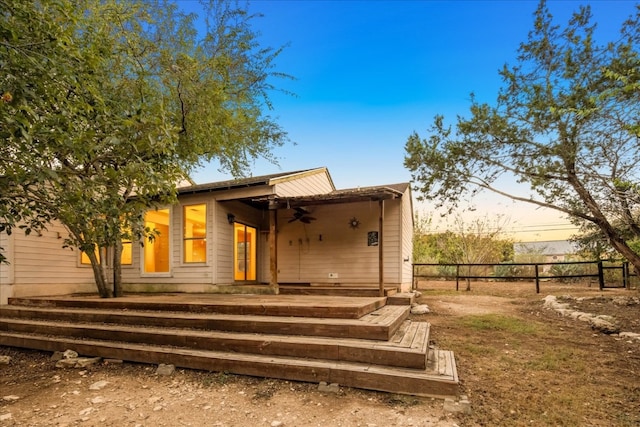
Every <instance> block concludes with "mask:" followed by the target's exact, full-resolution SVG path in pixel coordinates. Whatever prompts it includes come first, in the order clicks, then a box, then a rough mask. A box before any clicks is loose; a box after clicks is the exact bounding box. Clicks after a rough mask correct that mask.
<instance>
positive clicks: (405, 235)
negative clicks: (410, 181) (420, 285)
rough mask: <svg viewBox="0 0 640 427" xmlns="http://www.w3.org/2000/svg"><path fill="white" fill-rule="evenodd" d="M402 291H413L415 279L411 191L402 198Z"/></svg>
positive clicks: (408, 190)
mask: <svg viewBox="0 0 640 427" xmlns="http://www.w3.org/2000/svg"><path fill="white" fill-rule="evenodd" d="M401 262H402V266H401V270H402V278H401V283H402V290H403V291H408V290H410V289H411V281H412V278H413V271H412V269H413V267H412V262H413V201H412V199H411V190H410V188H409V187H407V190H406V191H405V192H404V195H403V196H402V259H401Z"/></svg>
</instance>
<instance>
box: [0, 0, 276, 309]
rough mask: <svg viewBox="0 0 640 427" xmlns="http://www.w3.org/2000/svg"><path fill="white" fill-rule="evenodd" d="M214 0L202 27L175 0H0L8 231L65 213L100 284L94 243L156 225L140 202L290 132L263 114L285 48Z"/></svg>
mask: <svg viewBox="0 0 640 427" xmlns="http://www.w3.org/2000/svg"><path fill="white" fill-rule="evenodd" d="M206 6H207V7H206V11H207V17H206V18H207V23H208V27H207V32H206V34H197V33H196V31H195V27H194V22H195V18H196V17H195V16H193V15H184V14H182V13H181V12H179V10H178V8H177V5H176V3H173V2H171V1H163V0H143V1H136V2H128V1H121V0H81V1H70V0H40V1H37V2H14V1H8V0H0V37H1V40H0V63H1V65H2V70H3V74H2V75H1V76H0V94H2V95H1V96H0V138H1V139H2V140H3V144H2V145H0V232H2V231H4V232H8V233H9V232H11V230H12V228H14V227H16V226H18V227H20V228H24V230H25V232H27V233H28V232H30V231H31V230H35V229H38V228H42V227H44V226H46V224H47V222H48V221H49V220H51V219H56V220H59V221H60V222H61V223H62V224H64V225H65V227H66V228H67V229H68V231H69V236H68V237H67V238H66V239H65V244H66V245H67V246H70V247H77V248H79V249H80V250H82V251H84V252H86V253H87V255H88V256H89V258H90V259H91V262H92V266H93V270H94V275H95V278H96V284H97V286H98V290H99V292H100V294H101V295H102V296H109V294H110V291H109V290H108V289H107V287H106V276H105V270H104V265H103V264H101V260H100V259H98V258H96V257H95V253H94V251H95V248H106V247H114V248H119V246H120V245H119V243H120V241H121V239H123V238H126V239H134V240H139V239H142V238H144V237H145V236H146V237H149V236H150V233H152V232H153V230H148V229H145V228H144V224H143V215H144V212H145V211H146V210H148V209H150V208H153V207H156V206H159V205H165V204H169V203H172V202H173V201H175V198H176V187H175V186H176V183H177V182H179V181H181V180H184V179H185V178H186V177H187V176H188V174H189V172H191V171H192V170H193V168H194V167H196V166H198V165H199V164H200V163H201V162H202V161H206V160H210V159H212V158H217V159H218V160H219V161H220V163H221V164H222V166H223V167H224V168H226V169H228V170H230V171H231V172H233V173H234V174H241V173H243V172H246V171H247V169H248V167H249V164H250V161H251V160H252V159H254V158H256V157H265V158H268V159H271V155H270V153H271V149H272V148H273V147H274V146H277V145H280V144H282V143H283V142H284V141H285V140H286V134H285V133H284V132H283V131H282V130H281V129H280V128H279V126H278V125H277V124H276V123H275V122H274V121H273V120H272V119H271V118H270V117H269V116H266V115H264V114H263V109H265V108H268V107H269V106H270V102H269V99H268V96H267V95H268V92H269V91H271V90H273V89H274V87H273V86H272V83H271V78H272V77H279V76H280V77H281V76H282V75H281V74H279V73H276V72H274V71H273V69H272V68H273V61H274V60H275V58H276V57H277V55H278V53H279V52H280V51H279V50H272V49H270V48H263V47H261V46H259V44H258V42H257V39H256V35H255V34H254V33H253V32H252V30H251V27H250V23H251V20H252V19H254V17H253V16H251V15H248V14H247V12H246V10H244V9H242V8H237V7H236V4H235V3H233V2H230V1H229V2H227V1H214V0H212V1H210V2H209V3H208V4H207V5H206ZM114 267H115V268H116V270H119V253H118V251H116V253H115V254H114ZM116 285H117V284H116ZM116 287H117V286H116Z"/></svg>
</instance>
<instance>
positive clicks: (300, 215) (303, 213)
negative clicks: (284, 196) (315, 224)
mask: <svg viewBox="0 0 640 427" xmlns="http://www.w3.org/2000/svg"><path fill="white" fill-rule="evenodd" d="M294 210H295V212H294V213H293V218H291V219H290V220H289V222H294V221H300V222H303V223H305V224H311V221H315V220H316V219H317V218H314V217H312V216H310V215H309V211H308V210H306V209H305V208H294Z"/></svg>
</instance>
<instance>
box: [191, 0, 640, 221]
mask: <svg viewBox="0 0 640 427" xmlns="http://www.w3.org/2000/svg"><path fill="white" fill-rule="evenodd" d="M181 3H182V4H183V5H184V7H185V8H186V9H190V10H195V9H197V2H195V1H190V0H182V2H181ZM580 4H590V5H591V7H592V11H593V14H594V20H595V21H596V22H597V23H598V32H597V37H598V40H602V41H609V40H612V39H613V38H614V37H615V36H616V35H617V33H618V31H619V29H620V25H621V23H622V22H623V21H624V19H625V18H626V17H628V16H629V15H630V14H632V13H633V12H634V8H635V3H634V2H633V1H591V2H577V1H550V2H549V3H548V5H549V9H550V11H551V13H552V15H553V16H554V19H555V20H556V23H558V24H561V25H564V24H565V23H566V22H567V20H568V18H569V17H570V14H571V13H572V12H573V11H575V10H577V9H578V7H579V5H580ZM536 7H537V1H519V0H518V1H516V0H513V1H507V0H503V1H337V0H334V1H302V0H298V1H296V0H289V1H266V0H262V1H253V2H251V3H250V6H249V9H250V11H252V12H258V13H262V14H263V15H264V17H262V18H260V19H257V20H255V21H254V28H255V29H256V30H257V31H258V32H259V33H261V37H260V41H261V43H262V44H263V45H266V46H273V47H279V46H282V45H285V44H288V45H289V46H288V47H287V48H286V49H285V50H284V51H283V53H282V54H281V56H280V57H279V59H278V60H277V70H278V71H282V72H284V73H287V74H290V75H292V76H294V77H295V78H296V80H294V81H286V80H280V81H274V83H275V84H276V85H277V86H278V87H281V88H283V89H286V90H289V91H291V92H294V93H295V94H296V96H295V97H292V96H288V95H284V94H280V93H274V94H272V97H271V99H272V101H273V103H274V110H273V111H271V112H270V114H271V115H272V116H274V117H276V118H277V121H278V123H279V124H280V125H281V126H282V127H283V128H284V130H286V131H287V132H288V133H289V137H290V139H291V141H293V142H295V143H296V145H293V144H287V145H285V146H284V147H282V148H279V149H277V150H276V151H275V155H276V156H277V157H278V158H279V165H278V166H276V165H273V164H271V163H269V162H267V161H263V160H259V161H257V162H256V163H255V165H254V167H253V168H252V174H253V175H263V174H269V173H275V172H280V171H289V170H299V169H307V168H313V167H318V166H326V167H328V168H329V171H330V173H331V175H332V177H333V180H334V183H335V184H336V186H337V187H338V188H351V187H357V186H369V185H380V184H391V183H397V182H407V181H409V180H410V179H411V176H410V173H409V171H407V170H406V169H405V168H404V167H403V159H404V144H405V142H406V140H407V137H408V136H409V135H410V134H411V133H412V132H413V131H417V132H419V133H420V134H421V136H423V137H424V136H426V134H425V129H426V128H427V127H428V126H429V124H430V123H431V121H432V118H433V117H434V115H436V114H444V115H445V116H446V117H448V118H450V119H451V120H453V119H454V118H455V116H456V115H457V114H461V115H466V114H467V111H468V107H469V94H470V93H471V92H473V93H475V95H476V97H477V98H478V100H480V101H487V102H492V101H493V100H494V99H495V97H496V95H497V92H498V89H499V87H500V85H501V81H500V77H499V75H498V69H499V68H501V67H502V65H504V64H505V63H508V64H515V56H516V50H517V48H518V45H519V43H520V42H522V41H525V40H526V38H527V34H528V32H529V30H530V29H531V28H532V23H533V12H534V11H535V9H536ZM217 169H218V167H217V165H215V164H212V165H210V166H208V167H206V168H204V169H202V170H201V171H199V172H198V173H197V174H195V175H194V177H193V178H194V179H195V180H196V182H198V183H203V182H211V181H218V180H223V179H228V178H230V176H229V175H228V174H225V173H221V172H219V171H218V170H217ZM481 202H482V201H481ZM496 203H497V204H496ZM481 204H482V203H481ZM485 204H486V205H487V207H486V209H488V210H487V212H500V213H506V214H514V215H516V216H520V213H518V209H516V208H514V206H513V205H511V204H509V203H507V202H505V201H498V202H496V201H494V199H492V198H488V197H487V200H486V203H485ZM427 209H428V208H427ZM523 209H524V211H523V213H524V215H525V218H524V219H518V221H519V222H518V223H519V224H521V225H522V224H523V222H522V221H523V220H524V221H525V222H526V212H529V213H530V212H531V207H527V208H523ZM535 216H536V217H537V218H536V220H537V222H535V221H533V222H535V223H536V224H537V223H539V222H540V220H541V216H540V215H537V214H536V215H535ZM554 218H555V219H554ZM542 221H543V223H544V224H547V225H549V224H551V225H553V224H555V223H557V222H558V220H557V215H555V216H553V215H551V216H550V217H549V219H544V220H542ZM531 223H532V222H529V223H528V224H529V225H530V224H531ZM565 223H566V221H565ZM541 224H542V223H541Z"/></svg>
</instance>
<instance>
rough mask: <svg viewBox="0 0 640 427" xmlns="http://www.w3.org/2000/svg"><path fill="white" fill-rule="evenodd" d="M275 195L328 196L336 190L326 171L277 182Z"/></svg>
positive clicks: (322, 170)
mask: <svg viewBox="0 0 640 427" xmlns="http://www.w3.org/2000/svg"><path fill="white" fill-rule="evenodd" d="M275 182H276V183H275V193H276V194H277V195H278V196H280V197H295V196H307V195H311V194H326V193H330V192H331V191H333V190H334V188H333V184H332V183H331V179H330V178H329V176H328V173H327V172H326V170H325V169H320V170H318V171H317V172H314V173H312V174H309V173H306V174H301V176H300V177H295V175H294V177H292V178H289V179H287V180H283V181H278V180H275Z"/></svg>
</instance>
